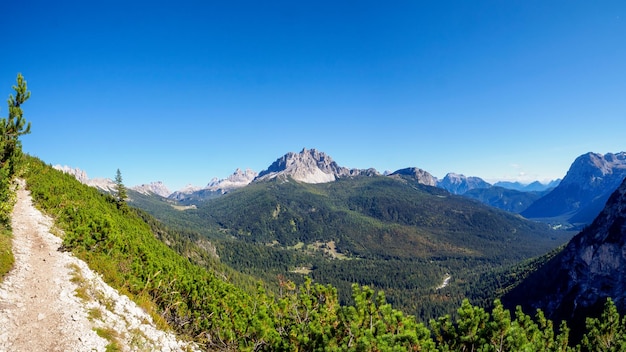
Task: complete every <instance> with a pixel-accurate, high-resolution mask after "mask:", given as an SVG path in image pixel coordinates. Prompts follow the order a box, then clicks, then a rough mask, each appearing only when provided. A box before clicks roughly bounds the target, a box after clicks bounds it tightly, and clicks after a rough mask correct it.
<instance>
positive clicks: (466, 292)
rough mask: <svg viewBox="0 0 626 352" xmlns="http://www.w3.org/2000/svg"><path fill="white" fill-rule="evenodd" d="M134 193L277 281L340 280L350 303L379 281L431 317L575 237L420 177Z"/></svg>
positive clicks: (228, 258)
mask: <svg viewBox="0 0 626 352" xmlns="http://www.w3.org/2000/svg"><path fill="white" fill-rule="evenodd" d="M133 199H134V200H133V201H134V202H136V203H134V204H137V205H138V206H142V207H144V208H145V210H147V211H149V212H151V213H152V214H153V215H155V216H156V217H158V218H159V219H161V220H162V221H164V222H166V223H168V224H170V225H171V226H175V227H177V228H181V229H182V228H186V229H193V230H194V231H196V232H198V233H201V234H203V235H204V236H206V237H207V238H209V239H210V240H211V241H212V242H213V243H214V244H215V246H216V248H217V252H218V255H219V257H220V259H221V260H222V261H223V262H224V263H227V264H229V265H231V266H232V267H234V268H236V269H238V270H240V271H242V272H245V273H248V274H251V275H254V276H257V277H259V278H262V279H263V280H265V281H266V282H268V283H270V284H271V283H272V282H273V283H276V282H277V277H279V276H284V277H287V278H289V279H291V280H294V281H296V282H302V280H303V278H302V275H303V274H306V275H308V276H310V277H311V278H313V279H315V280H316V281H318V282H322V283H330V284H332V285H333V286H335V287H337V288H338V292H339V296H340V298H341V300H342V302H343V303H350V302H352V299H351V296H350V292H351V288H350V287H351V285H352V283H355V282H356V283H359V284H362V285H370V286H371V287H374V288H377V289H384V290H385V292H386V293H387V297H388V299H389V300H390V302H392V303H393V304H394V305H395V306H397V307H399V308H401V309H403V310H406V311H407V312H410V313H411V314H415V315H417V316H418V317H420V318H422V319H425V320H427V319H429V318H432V317H436V316H438V315H440V314H442V313H446V312H451V311H453V309H454V308H453V307H454V306H458V304H460V302H461V300H462V299H463V298H465V297H470V298H471V297H473V296H474V295H475V294H478V292H477V291H478V288H477V287H476V286H475V279H476V278H477V277H478V275H481V274H483V273H485V272H487V271H490V270H492V269H494V268H498V267H503V266H506V265H510V264H514V263H517V262H519V261H521V260H524V259H526V258H530V257H532V256H537V255H540V254H543V253H546V252H548V251H550V250H551V249H553V248H555V247H557V246H558V245H560V244H562V243H564V242H565V241H566V240H567V239H568V238H569V234H568V233H563V232H559V231H553V230H550V229H549V228H548V227H547V226H545V225H543V224H538V223H533V222H529V221H526V220H524V219H522V218H520V217H518V216H515V215H512V214H509V213H506V212H503V211H499V210H497V209H494V208H491V207H487V206H485V205H482V204H480V203H479V202H476V201H472V200H469V199H466V198H464V197H461V196H454V195H451V194H449V193H448V192H446V191H444V190H442V189H439V188H435V187H430V186H425V185H423V184H421V183H420V182H419V181H418V180H416V179H414V178H411V177H404V178H403V177H386V176H358V177H346V178H342V179H339V180H337V181H334V182H328V183H321V184H307V183H302V182H297V181H295V180H293V179H289V178H287V179H272V180H269V181H263V182H254V183H252V184H250V185H249V186H247V187H245V188H242V189H240V190H237V191H233V192H231V193H229V194H226V195H224V196H222V197H220V198H217V199H213V200H211V201H208V202H205V203H201V204H198V205H197V209H187V210H177V209H175V208H174V207H172V204H171V203H168V202H166V201H158V200H155V199H153V200H152V201H151V202H150V201H148V200H146V199H145V197H144V198H141V199H142V200H140V198H139V197H135V196H133ZM159 202H160V203H159ZM159 204H160V205H159ZM448 276H451V278H450V280H449V281H448V285H447V286H445V287H444V288H441V289H438V287H439V286H440V285H442V282H443V281H444V279H445V278H446V277H448ZM480 295H482V293H480ZM492 298H494V297H493V296H492Z"/></svg>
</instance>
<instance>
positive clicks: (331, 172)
mask: <svg viewBox="0 0 626 352" xmlns="http://www.w3.org/2000/svg"><path fill="white" fill-rule="evenodd" d="M358 175H369V176H371V175H378V172H377V171H376V170H374V169H366V170H359V169H348V168H345V167H341V166H339V165H338V164H337V163H336V162H335V161H333V159H332V158H331V157H330V156H328V155H326V153H324V152H320V151H318V150H316V149H306V148H304V149H302V151H301V152H300V153H293V152H289V153H287V154H285V155H283V156H282V157H280V158H278V159H277V160H276V161H275V162H274V163H272V165H270V166H269V168H268V169H267V170H264V171H262V172H261V173H259V175H258V177H257V178H256V181H262V180H270V179H273V178H275V177H279V176H280V177H287V176H289V177H291V178H293V179H294V180H296V181H300V182H304V183H326V182H332V181H335V180H337V179H338V178H341V177H349V176H358Z"/></svg>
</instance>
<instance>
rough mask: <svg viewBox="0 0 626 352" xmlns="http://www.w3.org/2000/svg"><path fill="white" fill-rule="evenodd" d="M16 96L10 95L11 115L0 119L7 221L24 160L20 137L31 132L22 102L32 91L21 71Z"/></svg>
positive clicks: (2, 216)
mask: <svg viewBox="0 0 626 352" xmlns="http://www.w3.org/2000/svg"><path fill="white" fill-rule="evenodd" d="M13 90H15V96H13V94H11V95H9V100H8V104H9V116H8V117H6V118H2V119H0V221H7V219H8V211H9V209H10V207H11V205H10V203H11V202H10V197H11V192H10V186H11V182H12V181H13V178H14V177H15V176H16V174H17V172H18V168H19V164H20V161H21V160H22V144H21V142H20V140H19V137H20V136H22V135H24V134H28V133H30V122H29V123H28V124H27V123H26V120H25V119H24V112H23V111H22V104H24V102H25V101H26V100H28V98H30V92H29V91H28V87H27V85H26V81H25V80H24V77H23V76H22V74H21V73H18V74H17V85H15V86H13Z"/></svg>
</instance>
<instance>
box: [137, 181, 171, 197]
mask: <svg viewBox="0 0 626 352" xmlns="http://www.w3.org/2000/svg"><path fill="white" fill-rule="evenodd" d="M131 189H132V190H133V191H137V192H139V193H141V194H145V195H150V194H156V195H157V196H160V197H163V198H167V197H168V196H169V195H170V194H172V192H170V190H169V189H168V188H167V186H165V184H163V182H161V181H156V182H151V183H148V184H142V185H139V186H134V187H131Z"/></svg>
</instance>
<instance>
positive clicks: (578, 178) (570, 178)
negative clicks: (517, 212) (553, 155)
mask: <svg viewBox="0 0 626 352" xmlns="http://www.w3.org/2000/svg"><path fill="white" fill-rule="evenodd" d="M624 178H626V153H625V152H620V153H616V154H613V153H608V154H604V155H603V154H599V153H587V154H583V155H581V156H579V157H578V158H576V160H574V162H573V163H572V165H571V166H570V168H569V170H568V171H567V174H566V175H565V177H564V178H563V180H562V181H561V183H560V184H559V185H558V186H557V187H556V188H554V190H552V191H551V192H550V193H548V194H547V195H545V196H544V197H542V198H541V199H539V200H537V201H536V202H535V203H533V204H532V205H531V206H530V207H528V209H526V210H524V212H522V215H523V216H525V217H527V218H547V217H562V216H566V218H567V220H568V221H569V222H570V223H573V224H581V225H587V224H589V223H590V222H591V221H593V219H594V218H595V217H596V216H597V215H598V213H599V212H600V211H601V210H602V208H603V207H604V204H605V203H606V201H607V199H608V198H609V196H610V195H611V193H613V191H615V189H617V187H618V186H619V185H620V184H621V183H622V180H624Z"/></svg>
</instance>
